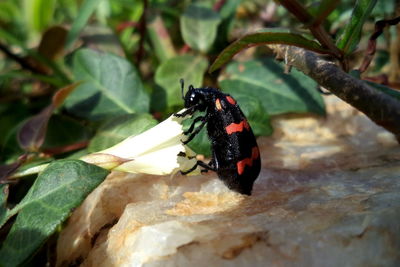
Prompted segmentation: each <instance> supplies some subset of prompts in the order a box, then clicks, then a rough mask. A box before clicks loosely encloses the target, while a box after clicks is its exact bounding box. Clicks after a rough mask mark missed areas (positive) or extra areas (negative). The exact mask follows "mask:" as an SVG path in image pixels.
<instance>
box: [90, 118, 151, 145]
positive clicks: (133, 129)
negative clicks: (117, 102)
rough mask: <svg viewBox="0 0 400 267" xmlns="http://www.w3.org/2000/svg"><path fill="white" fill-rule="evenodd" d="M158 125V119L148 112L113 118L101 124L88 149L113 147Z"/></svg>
mask: <svg viewBox="0 0 400 267" xmlns="http://www.w3.org/2000/svg"><path fill="white" fill-rule="evenodd" d="M156 125H157V121H156V120H155V119H153V117H152V116H151V115H150V114H147V113H144V114H127V115H122V116H119V117H116V118H112V119H110V120H108V121H106V122H105V123H104V124H103V125H101V126H100V128H99V129H98V131H97V133H96V135H95V136H94V137H93V138H92V140H91V141H90V144H89V147H88V151H89V152H96V151H100V150H104V149H106V148H109V147H112V146H113V145H115V144H117V143H119V142H121V141H122V140H124V139H125V138H127V137H129V136H132V135H138V134H140V133H142V132H144V131H146V130H148V129H150V128H151V127H153V126H156Z"/></svg>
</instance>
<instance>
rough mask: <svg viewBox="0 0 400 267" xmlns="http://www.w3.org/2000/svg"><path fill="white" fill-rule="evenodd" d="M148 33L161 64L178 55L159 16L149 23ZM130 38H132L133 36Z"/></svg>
mask: <svg viewBox="0 0 400 267" xmlns="http://www.w3.org/2000/svg"><path fill="white" fill-rule="evenodd" d="M147 32H148V35H149V39H150V41H151V44H152V46H153V52H154V54H155V55H156V56H157V59H158V60H159V61H160V62H164V61H165V60H167V59H169V58H172V57H174V56H175V55H176V52H175V49H174V45H173V43H172V40H171V37H170V35H169V33H168V30H167V28H166V26H165V23H164V21H163V19H162V17H161V16H160V15H159V14H157V15H155V16H154V17H153V18H152V19H151V20H150V21H149V22H148V23H147ZM129 38H131V36H130V37H129Z"/></svg>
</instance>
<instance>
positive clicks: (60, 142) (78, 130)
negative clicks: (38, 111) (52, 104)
mask: <svg viewBox="0 0 400 267" xmlns="http://www.w3.org/2000/svg"><path fill="white" fill-rule="evenodd" d="M89 137H90V132H89V131H88V129H86V128H85V127H84V126H83V125H82V124H81V123H79V122H78V121H76V120H74V119H71V118H69V117H66V116H62V115H53V116H52V117H51V118H50V120H49V124H48V127H47V133H46V138H45V140H44V144H43V146H42V148H43V149H45V150H46V149H49V148H57V147H63V146H67V145H72V144H75V143H80V142H84V141H87V140H88V139H89Z"/></svg>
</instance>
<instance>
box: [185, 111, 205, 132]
mask: <svg viewBox="0 0 400 267" xmlns="http://www.w3.org/2000/svg"><path fill="white" fill-rule="evenodd" d="M203 119H204V116H199V117H197V118H196V119H194V120H193V123H192V125H190V128H189V129H188V130H187V131H184V132H183V134H184V135H188V134H190V133H191V132H193V129H194V126H195V124H196V123H197V122H199V121H202V120H203Z"/></svg>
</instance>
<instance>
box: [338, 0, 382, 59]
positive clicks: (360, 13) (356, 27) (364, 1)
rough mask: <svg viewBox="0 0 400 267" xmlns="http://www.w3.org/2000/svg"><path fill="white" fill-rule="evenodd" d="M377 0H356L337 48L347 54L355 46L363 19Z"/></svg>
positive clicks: (364, 19) (359, 36) (366, 17)
mask: <svg viewBox="0 0 400 267" xmlns="http://www.w3.org/2000/svg"><path fill="white" fill-rule="evenodd" d="M376 2H377V0H357V2H356V4H355V7H354V9H353V13H352V15H351V18H350V22H349V23H347V24H346V27H345V29H344V31H343V34H342V35H341V36H340V38H339V39H338V42H337V46H338V48H340V49H341V50H343V52H344V53H345V54H346V55H348V54H351V53H352V52H353V51H354V50H355V49H356V47H357V45H358V43H359V42H360V39H361V32H362V28H363V25H364V23H365V21H366V20H367V19H368V17H369V15H370V14H371V11H372V9H373V8H374V6H375V4H376Z"/></svg>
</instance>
